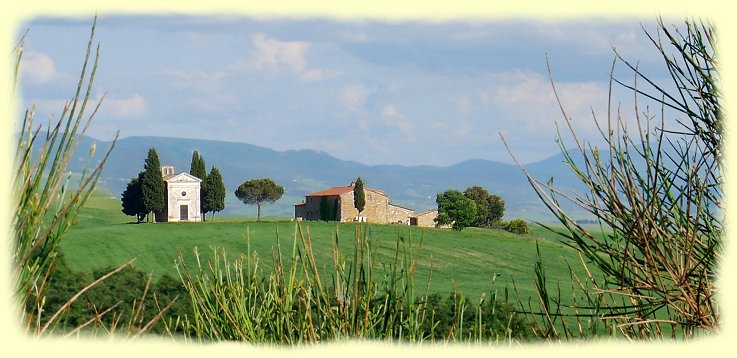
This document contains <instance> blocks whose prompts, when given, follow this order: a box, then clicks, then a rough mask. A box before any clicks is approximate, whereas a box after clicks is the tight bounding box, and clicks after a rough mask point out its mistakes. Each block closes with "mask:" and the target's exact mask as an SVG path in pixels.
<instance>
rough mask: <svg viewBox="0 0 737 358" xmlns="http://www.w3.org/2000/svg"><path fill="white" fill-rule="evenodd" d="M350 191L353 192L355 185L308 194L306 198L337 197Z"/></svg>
mask: <svg viewBox="0 0 737 358" xmlns="http://www.w3.org/2000/svg"><path fill="white" fill-rule="evenodd" d="M350 191H353V185H349V186H336V187H334V188H330V189H325V190H323V191H318V192H315V193H312V194H307V195H306V196H337V195H343V194H345V193H347V192H350Z"/></svg>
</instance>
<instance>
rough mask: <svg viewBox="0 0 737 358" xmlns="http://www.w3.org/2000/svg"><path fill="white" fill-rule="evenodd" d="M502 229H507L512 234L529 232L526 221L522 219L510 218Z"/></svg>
mask: <svg viewBox="0 0 737 358" xmlns="http://www.w3.org/2000/svg"><path fill="white" fill-rule="evenodd" d="M504 230H507V231H509V232H511V233H514V234H528V233H530V227H529V226H527V222H526V221H524V220H522V219H514V220H510V221H509V223H508V224H507V225H506V227H505V228H504Z"/></svg>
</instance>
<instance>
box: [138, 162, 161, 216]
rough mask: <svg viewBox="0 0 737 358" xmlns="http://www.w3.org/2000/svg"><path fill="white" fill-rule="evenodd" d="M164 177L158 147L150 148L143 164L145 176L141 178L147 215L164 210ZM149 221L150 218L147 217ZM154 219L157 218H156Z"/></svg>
mask: <svg viewBox="0 0 737 358" xmlns="http://www.w3.org/2000/svg"><path fill="white" fill-rule="evenodd" d="M164 191H165V190H164V179H163V178H162V177H161V162H159V155H158V154H156V149H154V148H150V149H149V150H148V156H147V157H146V162H145V164H144V166H143V177H142V178H141V192H142V194H143V206H144V208H145V211H146V215H148V214H150V213H152V212H153V213H154V214H156V213H160V212H162V211H163V210H164V198H165V195H166V193H165V192H164ZM147 221H148V219H147ZM154 221H156V219H155V218H154Z"/></svg>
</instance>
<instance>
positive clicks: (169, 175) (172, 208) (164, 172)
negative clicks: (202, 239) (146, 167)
mask: <svg viewBox="0 0 737 358" xmlns="http://www.w3.org/2000/svg"><path fill="white" fill-rule="evenodd" d="M161 176H162V177H163V179H164V186H165V190H166V200H165V201H164V212H163V213H162V214H164V213H165V214H166V216H165V217H160V218H156V220H157V221H171V222H177V221H202V214H201V213H200V185H201V183H202V179H200V178H197V177H195V176H194V175H191V174H189V173H184V172H182V173H179V174H174V167H173V166H171V165H164V166H162V167H161ZM161 216H164V215H161Z"/></svg>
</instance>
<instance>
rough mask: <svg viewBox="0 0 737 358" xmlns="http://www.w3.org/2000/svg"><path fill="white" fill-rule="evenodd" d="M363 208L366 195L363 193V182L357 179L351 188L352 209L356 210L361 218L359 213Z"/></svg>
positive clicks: (359, 178)
mask: <svg viewBox="0 0 737 358" xmlns="http://www.w3.org/2000/svg"><path fill="white" fill-rule="evenodd" d="M365 206H366V193H365V192H364V191H363V180H361V177H358V179H356V183H355V185H354V186H353V207H355V208H356V210H358V215H359V216H361V212H362V211H363V208H364V207H365Z"/></svg>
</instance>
